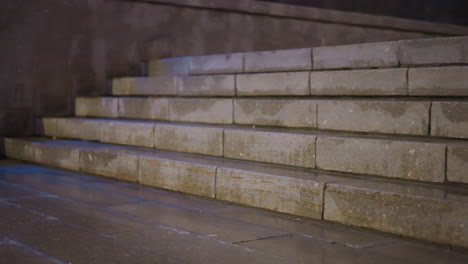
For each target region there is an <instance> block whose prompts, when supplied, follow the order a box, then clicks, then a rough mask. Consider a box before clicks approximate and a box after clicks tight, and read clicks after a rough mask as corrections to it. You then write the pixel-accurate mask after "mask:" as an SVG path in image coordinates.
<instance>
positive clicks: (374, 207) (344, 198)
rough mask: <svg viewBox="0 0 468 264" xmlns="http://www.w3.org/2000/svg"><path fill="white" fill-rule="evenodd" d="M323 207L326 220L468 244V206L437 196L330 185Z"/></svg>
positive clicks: (460, 244) (424, 238) (450, 242)
mask: <svg viewBox="0 0 468 264" xmlns="http://www.w3.org/2000/svg"><path fill="white" fill-rule="evenodd" d="M442 195H443V194H442ZM435 197H437V196H436V195H434V198H435ZM460 198H464V197H462V196H460ZM324 207H325V210H324V219H325V220H329V221H334V222H339V223H343V224H347V225H353V226H359V227H365V228H371V229H375V230H380V231H384V232H389V233H394V234H398V235H404V236H410V237H414V238H418V239H422V240H431V238H432V239H434V238H437V239H436V240H433V241H436V242H440V243H448V244H453V245H458V246H462V247H466V246H467V245H468V242H467V238H468V232H467V230H466V219H468V218H467V215H468V209H467V208H466V207H459V205H455V204H450V203H448V202H443V201H440V200H437V199H428V198H426V199H424V198H421V197H417V196H409V195H401V194H395V193H388V192H376V191H372V190H370V189H359V188H353V187H349V186H345V185H339V184H329V185H328V186H327V190H326V191H325V206H324ZM463 219H464V220H463Z"/></svg>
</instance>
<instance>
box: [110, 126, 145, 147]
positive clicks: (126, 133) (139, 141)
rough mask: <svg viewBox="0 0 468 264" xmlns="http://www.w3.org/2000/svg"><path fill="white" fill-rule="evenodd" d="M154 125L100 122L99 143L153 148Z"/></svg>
mask: <svg viewBox="0 0 468 264" xmlns="http://www.w3.org/2000/svg"><path fill="white" fill-rule="evenodd" d="M153 136H154V123H150V122H133V121H107V122H101V142H106V143H114V144H122V145H130V146H140V147H150V148H152V147H153Z"/></svg>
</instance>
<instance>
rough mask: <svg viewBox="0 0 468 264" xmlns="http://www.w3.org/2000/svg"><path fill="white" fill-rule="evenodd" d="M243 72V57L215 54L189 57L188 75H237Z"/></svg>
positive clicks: (240, 55) (239, 55)
mask: <svg viewBox="0 0 468 264" xmlns="http://www.w3.org/2000/svg"><path fill="white" fill-rule="evenodd" d="M242 71H243V55H242V54H240V53H238V54H219V55H218V54H217V55H205V56H194V57H190V69H189V73H190V74H215V73H238V72H242Z"/></svg>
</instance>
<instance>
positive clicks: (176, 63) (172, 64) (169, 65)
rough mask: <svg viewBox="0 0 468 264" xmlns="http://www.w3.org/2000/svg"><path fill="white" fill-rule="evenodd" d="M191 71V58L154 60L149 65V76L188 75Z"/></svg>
mask: <svg viewBox="0 0 468 264" xmlns="http://www.w3.org/2000/svg"><path fill="white" fill-rule="evenodd" d="M189 71H190V58H189V57H180V58H169V59H163V60H152V61H150V62H149V63H148V74H149V76H178V75H188V74H189Z"/></svg>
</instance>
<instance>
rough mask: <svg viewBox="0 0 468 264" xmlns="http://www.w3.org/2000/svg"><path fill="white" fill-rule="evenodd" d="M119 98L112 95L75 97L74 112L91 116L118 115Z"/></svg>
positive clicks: (78, 114)
mask: <svg viewBox="0 0 468 264" xmlns="http://www.w3.org/2000/svg"><path fill="white" fill-rule="evenodd" d="M118 108H119V100H118V98H112V97H77V98H76V102H75V114H76V115H77V116H91V117H118V114H119V113H118Z"/></svg>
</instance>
